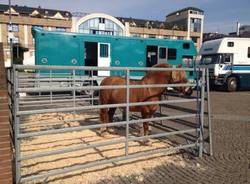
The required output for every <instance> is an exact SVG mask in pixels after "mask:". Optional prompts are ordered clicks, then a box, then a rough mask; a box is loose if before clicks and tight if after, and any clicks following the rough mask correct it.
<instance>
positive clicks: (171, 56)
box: [168, 49, 177, 60]
mask: <svg viewBox="0 0 250 184" xmlns="http://www.w3.org/2000/svg"><path fill="white" fill-rule="evenodd" d="M176 52H177V51H176V49H168V59H169V60H175V59H176V55H177V53H176Z"/></svg>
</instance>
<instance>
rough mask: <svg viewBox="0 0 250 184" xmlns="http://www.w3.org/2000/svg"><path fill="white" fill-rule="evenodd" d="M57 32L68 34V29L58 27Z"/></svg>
mask: <svg viewBox="0 0 250 184" xmlns="http://www.w3.org/2000/svg"><path fill="white" fill-rule="evenodd" d="M56 31H61V32H66V28H64V27H56Z"/></svg>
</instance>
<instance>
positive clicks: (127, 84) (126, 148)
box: [125, 69, 130, 156]
mask: <svg viewBox="0 0 250 184" xmlns="http://www.w3.org/2000/svg"><path fill="white" fill-rule="evenodd" d="M129 75H130V72H129V69H126V121H127V123H126V143H125V155H126V156H128V154H129V153H128V144H129V142H128V135H129V85H130V84H129Z"/></svg>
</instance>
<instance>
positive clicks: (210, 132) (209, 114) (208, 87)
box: [206, 68, 213, 156]
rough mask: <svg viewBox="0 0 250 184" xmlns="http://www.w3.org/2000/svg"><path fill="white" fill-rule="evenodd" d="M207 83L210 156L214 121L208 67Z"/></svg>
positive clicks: (211, 153) (211, 154)
mask: <svg viewBox="0 0 250 184" xmlns="http://www.w3.org/2000/svg"><path fill="white" fill-rule="evenodd" d="M206 84H207V113H208V136H209V154H210V156H213V141H212V123H211V107H210V84H209V70H208V68H206Z"/></svg>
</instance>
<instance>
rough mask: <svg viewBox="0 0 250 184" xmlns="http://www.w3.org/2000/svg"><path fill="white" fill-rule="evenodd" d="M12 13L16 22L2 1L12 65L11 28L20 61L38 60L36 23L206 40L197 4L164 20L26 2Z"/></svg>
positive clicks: (2, 34)
mask: <svg viewBox="0 0 250 184" xmlns="http://www.w3.org/2000/svg"><path fill="white" fill-rule="evenodd" d="M10 13H11V23H12V24H11V25H12V26H10V25H9V23H10V19H9V6H8V5H3V4H0V42H3V45H4V60H5V61H6V63H5V65H6V66H9V64H10V58H11V57H10V56H11V55H10V45H9V43H10V38H9V36H10V35H9V33H8V32H9V31H11V32H12V34H13V35H14V38H13V39H12V40H13V42H14V48H13V53H14V54H13V55H14V60H15V61H16V62H19V61H20V60H23V61H24V64H33V63H34V40H33V37H32V34H31V28H32V26H38V27H41V28H43V29H46V30H57V31H66V32H70V31H72V32H80V33H86V34H106V35H114V36H133V37H144V38H160V39H184V40H189V39H192V40H193V41H194V42H195V45H196V47H197V49H199V48H200V47H201V43H202V35H203V21H204V12H203V11H202V10H200V9H198V8H194V7H188V8H185V9H181V10H178V11H175V12H173V13H170V14H168V15H167V16H166V20H164V21H155V20H146V19H134V18H125V17H113V16H111V15H107V14H104V13H91V14H82V13H72V14H73V15H72V14H71V13H70V12H68V11H61V10H51V9H44V8H41V7H38V8H32V7H26V6H12V7H11V11H10Z"/></svg>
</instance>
